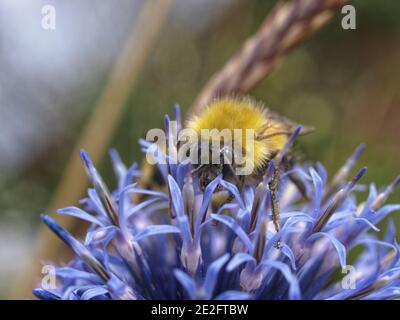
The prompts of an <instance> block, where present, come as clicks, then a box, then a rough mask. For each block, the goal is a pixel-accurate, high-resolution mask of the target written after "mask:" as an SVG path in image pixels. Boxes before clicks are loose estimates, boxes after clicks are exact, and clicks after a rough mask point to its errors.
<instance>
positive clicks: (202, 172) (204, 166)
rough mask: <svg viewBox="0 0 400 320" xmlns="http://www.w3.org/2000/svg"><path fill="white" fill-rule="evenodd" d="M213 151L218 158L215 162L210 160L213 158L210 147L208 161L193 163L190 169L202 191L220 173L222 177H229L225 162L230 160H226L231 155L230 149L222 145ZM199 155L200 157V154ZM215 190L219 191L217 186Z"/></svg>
mask: <svg viewBox="0 0 400 320" xmlns="http://www.w3.org/2000/svg"><path fill="white" fill-rule="evenodd" d="M214 152H216V155H217V157H216V158H218V159H219V160H218V161H217V162H215V163H214V162H213V161H212V159H213V158H212V155H211V148H210V157H209V158H208V159H209V161H208V162H204V163H202V162H200V164H197V165H194V170H193V171H192V173H193V174H194V175H195V176H196V177H197V178H198V179H199V184H200V189H201V190H202V191H204V190H205V188H206V187H207V185H208V184H209V183H211V182H212V181H213V180H214V179H216V178H217V177H218V176H220V175H222V177H223V178H224V179H229V174H228V171H229V170H227V164H228V163H230V161H231V160H228V158H229V156H231V154H232V150H231V149H230V148H226V147H223V148H221V149H218V150H215V149H214ZM199 157H200V159H201V156H200V155H199ZM214 160H215V158H214ZM216 191H219V188H217V190H216Z"/></svg>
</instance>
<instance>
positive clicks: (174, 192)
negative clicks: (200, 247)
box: [168, 175, 193, 244]
mask: <svg viewBox="0 0 400 320" xmlns="http://www.w3.org/2000/svg"><path fill="white" fill-rule="evenodd" d="M168 185H169V191H170V194H171V202H172V207H173V210H174V213H175V214H176V215H177V220H178V223H179V228H180V229H181V235H182V240H183V241H184V242H185V243H186V244H190V243H192V241H193V238H192V234H191V232H190V225H189V220H188V218H187V215H186V214H185V210H184V208H183V201H182V193H181V190H180V189H179V187H178V185H177V183H176V181H175V179H174V178H173V177H171V176H170V175H168Z"/></svg>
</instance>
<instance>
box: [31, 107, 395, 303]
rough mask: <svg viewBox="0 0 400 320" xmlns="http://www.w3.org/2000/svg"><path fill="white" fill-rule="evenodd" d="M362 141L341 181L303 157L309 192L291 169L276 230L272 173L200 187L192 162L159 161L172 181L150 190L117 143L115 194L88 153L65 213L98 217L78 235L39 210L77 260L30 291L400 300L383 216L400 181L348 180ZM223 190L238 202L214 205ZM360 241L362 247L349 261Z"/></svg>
mask: <svg viewBox="0 0 400 320" xmlns="http://www.w3.org/2000/svg"><path fill="white" fill-rule="evenodd" d="M176 111H177V118H178V121H179V120H180V116H179V112H178V111H179V110H178V109H177V110H176ZM168 121H169V118H167V119H166V122H167V123H166V124H167V127H168ZM142 146H143V149H144V150H145V151H146V149H147V148H148V147H149V144H148V143H146V142H143V141H142ZM361 149H362V148H361ZM361 149H360V148H359V149H357V150H356V152H355V153H354V154H353V155H352V156H351V157H350V158H349V160H348V161H347V162H346V163H345V164H344V166H343V167H342V168H341V169H340V170H339V171H338V173H337V174H336V175H335V176H334V177H333V179H331V180H332V182H328V177H327V173H326V171H325V169H324V167H323V166H322V165H321V164H318V165H317V167H316V168H314V167H312V166H311V165H309V164H304V165H297V166H296V167H295V168H294V171H296V173H297V174H298V175H299V176H300V177H301V179H302V180H303V182H304V184H305V186H306V188H307V195H308V198H309V199H308V200H307V201H304V200H301V199H300V198H301V196H300V194H299V193H298V191H297V190H296V189H295V188H294V187H293V184H292V183H291V182H290V180H289V179H288V177H287V174H286V173H283V174H282V182H281V184H280V190H279V198H280V209H281V219H282V227H281V229H280V230H279V231H276V229H275V228H274V224H273V221H272V219H271V205H270V190H269V187H268V182H269V181H268V174H267V175H266V177H265V179H264V181H262V182H261V183H260V184H259V185H258V186H252V185H246V186H245V187H244V189H243V191H239V190H238V188H237V186H236V185H234V184H232V183H230V182H228V181H225V180H224V179H223V178H222V177H221V176H218V177H217V178H216V179H215V180H213V181H212V182H211V183H210V184H208V185H207V187H206V188H205V190H204V191H200V189H199V187H198V181H196V179H195V178H194V177H193V176H192V174H191V165H190V163H187V162H185V163H172V162H168V161H166V162H165V163H163V164H160V165H159V167H158V169H157V170H159V173H160V175H161V176H162V179H163V181H164V183H165V186H166V187H165V189H164V190H162V191H156V190H149V189H145V188H142V187H141V186H140V185H139V184H138V177H139V176H140V171H139V170H138V169H137V165H136V164H134V165H132V166H131V167H129V168H127V167H126V166H125V165H124V164H123V163H122V161H121V159H120V157H119V156H118V153H117V152H116V151H112V152H111V158H112V162H113V165H114V169H115V172H116V175H117V179H118V187H117V189H116V190H115V191H114V192H112V193H111V192H110V191H109V190H108V189H107V187H106V185H105V183H104V182H103V180H102V178H101V176H100V174H99V173H98V172H97V171H96V169H95V167H94V165H93V163H92V161H91V160H90V158H89V155H88V154H87V153H86V152H85V151H82V152H81V156H82V159H83V162H84V165H85V167H86V169H87V173H88V175H89V178H90V180H91V183H92V185H93V188H90V189H89V190H88V192H87V197H86V198H85V199H83V200H82V201H81V206H80V207H67V208H63V209H60V210H58V212H57V213H58V214H66V215H70V216H73V217H75V218H78V219H81V220H85V221H87V222H90V224H91V225H90V227H89V229H88V230H87V232H86V234H85V239H84V240H83V241H82V242H81V241H78V240H77V239H75V238H74V237H73V236H72V235H71V234H70V233H68V232H67V231H66V230H64V229H63V228H62V227H61V226H60V225H59V224H58V223H57V222H56V221H55V220H54V219H53V218H51V217H49V216H48V215H42V219H43V221H44V222H45V223H46V224H47V225H48V226H49V228H50V229H51V230H52V231H53V232H54V233H55V234H56V235H57V236H58V237H60V238H61V239H62V240H63V241H64V242H65V243H66V244H67V245H68V246H69V247H70V248H71V249H72V250H73V252H74V254H75V257H74V258H73V259H72V260H71V261H69V262H68V263H67V264H66V265H65V266H60V267H57V268H56V272H55V274H56V276H57V278H58V280H59V281H58V282H57V283H58V285H57V286H56V287H55V288H51V289H44V288H37V289H35V290H34V291H33V292H34V294H35V295H36V296H37V297H39V298H41V299H139V300H141V299H222V300H226V299H392V298H398V297H399V296H400V293H399V289H398V288H399V282H400V262H399V257H400V255H399V252H400V251H399V246H398V244H397V242H396V235H395V231H396V230H395V226H394V224H393V222H392V221H391V220H389V222H388V227H387V230H386V232H385V235H384V236H383V237H382V236H381V235H380V230H379V229H378V227H377V224H378V223H379V222H380V221H382V220H383V219H384V218H386V217H387V216H388V215H389V214H390V213H392V212H395V211H398V210H400V205H398V204H385V201H386V200H387V199H388V197H389V195H390V193H391V192H393V190H394V189H395V187H396V186H397V185H398V184H399V183H400V178H397V179H396V180H395V181H394V182H393V183H392V184H391V185H389V186H388V187H387V188H385V189H383V190H382V191H381V192H378V191H377V189H376V187H375V185H373V184H372V185H370V186H369V188H365V187H364V186H362V185H360V184H359V181H360V179H361V178H362V176H363V175H364V174H365V171H366V169H365V168H362V169H361V170H359V172H358V173H357V174H356V175H355V176H354V177H353V179H350V180H349V181H348V182H346V179H347V176H348V174H349V172H350V169H351V167H352V166H353V165H354V164H355V160H356V158H357V157H358V156H359V154H360V152H361ZM363 190H364V191H363ZM365 190H367V197H366V200H365V201H363V202H361V203H358V202H357V200H356V197H355V195H354V194H355V193H356V192H357V193H361V192H365ZM216 192H217V193H218V192H225V193H228V194H229V198H230V199H232V200H231V201H227V202H223V203H221V204H220V205H219V206H215V205H213V203H212V202H213V198H214V197H215V194H216ZM357 198H360V195H358V196H357ZM277 243H279V246H277ZM357 247H360V248H361V254H360V255H358V256H357V258H356V259H355V261H354V262H352V264H351V265H349V259H348V258H349V256H350V255H351V252H352V250H353V249H354V248H357ZM357 249H358V250H359V248H357ZM338 270H339V271H342V276H341V277H337V271H338Z"/></svg>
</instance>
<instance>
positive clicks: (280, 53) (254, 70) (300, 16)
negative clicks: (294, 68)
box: [188, 0, 347, 117]
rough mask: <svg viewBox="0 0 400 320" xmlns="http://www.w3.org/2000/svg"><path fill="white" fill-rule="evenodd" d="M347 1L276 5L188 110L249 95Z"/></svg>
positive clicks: (300, 1) (299, 0)
mask: <svg viewBox="0 0 400 320" xmlns="http://www.w3.org/2000/svg"><path fill="white" fill-rule="evenodd" d="M345 2H347V0H295V1H293V2H285V3H281V2H280V3H278V4H277V5H276V6H275V8H274V9H273V11H272V13H271V14H270V15H269V16H268V17H267V18H266V19H265V21H264V22H263V24H262V25H261V27H260V28H259V30H258V31H257V33H256V34H254V35H253V36H252V37H251V38H249V39H248V40H247V41H246V42H245V43H244V45H243V46H242V48H241V49H240V50H239V51H238V52H237V53H236V54H234V55H233V56H232V57H231V58H230V59H229V60H228V61H227V63H226V64H225V65H224V67H223V68H222V69H221V70H220V71H218V72H217V73H215V75H214V76H213V77H212V78H211V79H210V80H209V82H208V83H207V84H206V85H205V87H204V88H203V90H202V91H201V93H200V94H199V95H198V97H197V99H196V100H195V102H194V103H193V105H192V107H191V109H190V110H189V113H188V116H189V117H190V116H191V115H194V114H198V113H199V112H200V111H201V110H202V108H204V107H205V106H206V105H207V104H208V103H209V102H210V101H211V100H212V99H213V98H215V97H219V96H225V95H230V94H243V93H247V92H249V91H250V90H251V89H253V88H254V87H256V86H257V84H258V83H259V82H260V81H261V80H262V79H264V78H265V77H267V76H268V75H269V74H270V73H271V72H272V71H273V70H274V68H275V67H276V66H277V65H278V63H279V61H280V60H281V59H282V58H283V57H284V56H285V55H286V54H287V53H288V52H289V51H290V50H291V49H293V48H295V47H296V46H298V45H299V44H301V43H302V42H303V41H304V40H306V39H307V38H309V37H310V36H311V35H313V34H314V33H316V32H317V31H318V30H320V29H321V28H322V27H323V26H324V25H325V24H326V23H327V22H328V21H329V20H330V18H331V17H332V16H333V14H334V13H335V11H336V10H337V9H338V8H339V7H340V6H342V5H343V4H344V3H345Z"/></svg>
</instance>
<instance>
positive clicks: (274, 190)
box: [269, 168, 281, 249]
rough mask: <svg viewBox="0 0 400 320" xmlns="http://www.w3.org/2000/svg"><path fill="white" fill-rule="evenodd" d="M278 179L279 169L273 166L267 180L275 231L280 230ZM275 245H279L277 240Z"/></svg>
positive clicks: (278, 246) (277, 246)
mask: <svg viewBox="0 0 400 320" xmlns="http://www.w3.org/2000/svg"><path fill="white" fill-rule="evenodd" d="M279 180H280V173H279V169H278V168H275V169H274V172H273V174H272V178H271V181H270V182H269V190H270V194H271V210H272V222H273V223H274V226H275V230H276V232H279V231H280V230H281V214H280V210H279V200H278V187H279ZM275 247H276V248H277V249H279V248H280V247H281V244H280V241H279V240H278V242H277V243H276V244H275Z"/></svg>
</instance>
